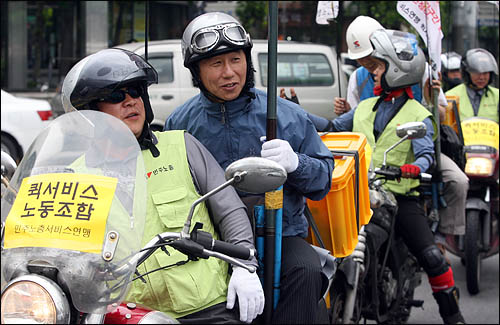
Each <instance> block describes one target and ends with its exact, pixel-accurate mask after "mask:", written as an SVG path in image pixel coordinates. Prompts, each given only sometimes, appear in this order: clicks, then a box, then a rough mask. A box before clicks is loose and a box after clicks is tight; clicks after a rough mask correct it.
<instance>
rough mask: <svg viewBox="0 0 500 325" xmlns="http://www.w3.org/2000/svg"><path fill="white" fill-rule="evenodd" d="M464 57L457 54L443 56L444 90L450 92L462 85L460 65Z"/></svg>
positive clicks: (444, 54)
mask: <svg viewBox="0 0 500 325" xmlns="http://www.w3.org/2000/svg"><path fill="white" fill-rule="evenodd" d="M461 61H462V56H461V55H460V54H458V53H456V52H453V51H451V52H446V53H443V54H441V75H442V77H443V81H444V86H443V90H444V91H448V90H450V89H452V88H454V87H456V86H458V85H460V84H461V83H462V71H461V70H460V64H461Z"/></svg>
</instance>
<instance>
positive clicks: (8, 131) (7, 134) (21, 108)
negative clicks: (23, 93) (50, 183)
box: [0, 89, 52, 163]
mask: <svg viewBox="0 0 500 325" xmlns="http://www.w3.org/2000/svg"><path fill="white" fill-rule="evenodd" d="M1 95H2V96H1V104H2V107H1V109H0V110H1V112H2V137H1V140H2V151H5V152H7V153H8V154H9V155H10V156H11V157H12V158H14V160H15V161H16V162H17V163H19V161H20V160H21V158H22V157H23V155H24V153H25V152H26V150H27V149H28V147H29V146H30V145H31V143H32V142H33V140H34V139H35V137H36V136H37V135H38V134H39V133H40V131H42V130H43V129H44V128H45V127H46V126H47V125H48V124H49V123H50V121H51V120H52V110H51V107H50V104H49V102H48V101H46V100H43V99H31V98H24V97H16V96H14V95H12V94H10V93H8V92H6V91H4V90H3V89H2V92H1Z"/></svg>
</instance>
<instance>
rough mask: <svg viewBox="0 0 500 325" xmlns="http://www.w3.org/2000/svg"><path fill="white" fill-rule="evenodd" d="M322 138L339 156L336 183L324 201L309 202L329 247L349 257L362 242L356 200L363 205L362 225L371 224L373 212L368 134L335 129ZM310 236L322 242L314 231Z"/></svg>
mask: <svg viewBox="0 0 500 325" xmlns="http://www.w3.org/2000/svg"><path fill="white" fill-rule="evenodd" d="M321 139H322V140H323V143H324V144H325V145H326V146H327V147H328V149H330V151H331V152H332V154H333V155H334V157H335V168H334V170H333V175H332V186H331V188H330V192H329V193H328V194H327V195H326V197H325V198H323V199H322V200H320V201H312V200H307V205H308V206H309V209H310V210H311V213H312V215H313V217H314V220H315V222H316V224H317V226H318V230H319V234H320V236H321V239H322V240H323V243H324V245H325V248H326V249H328V250H330V252H331V253H332V255H334V256H335V257H345V256H348V255H350V254H351V253H352V252H353V250H354V247H355V246H356V244H357V243H358V230H359V229H358V222H357V221H356V219H357V217H356V201H357V202H358V207H359V227H361V226H362V225H365V224H367V223H368V222H369V221H370V218H371V215H372V211H371V209H370V197H369V192H368V173H367V170H368V165H367V161H366V156H365V146H366V137H365V136H364V135H363V134H361V133H354V132H332V133H326V134H323V135H322V136H321ZM356 156H357V159H356ZM356 160H358V162H357V163H356ZM356 169H357V170H358V175H359V177H358V178H356ZM357 179H358V184H357V186H358V196H359V199H358V200H356V180H357ZM311 233H312V232H311ZM309 239H310V241H311V242H312V243H313V244H314V245H318V243H319V241H318V239H317V238H316V237H315V235H314V233H312V234H311V237H310V238H309Z"/></svg>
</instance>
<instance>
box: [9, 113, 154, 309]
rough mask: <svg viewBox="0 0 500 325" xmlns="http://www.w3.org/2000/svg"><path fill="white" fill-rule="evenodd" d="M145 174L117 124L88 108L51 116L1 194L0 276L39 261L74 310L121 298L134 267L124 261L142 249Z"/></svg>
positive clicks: (98, 306) (135, 150) (136, 149)
mask: <svg viewBox="0 0 500 325" xmlns="http://www.w3.org/2000/svg"><path fill="white" fill-rule="evenodd" d="M145 175H146V173H145V170H144V163H143V159H142V155H141V151H140V148H139V145H138V143H137V140H136V139H135V137H134V135H133V134H132V132H131V131H130V130H129V129H128V127H127V126H126V125H125V124H124V123H123V122H122V121H120V120H118V119H116V118H115V117H113V116H111V115H108V114H105V113H101V112H98V111H91V110H85V111H75V112H71V113H67V114H64V115H61V116H60V117H58V118H57V119H55V120H54V121H52V122H51V124H50V125H49V126H48V127H47V128H46V129H45V130H44V131H42V132H41V133H40V134H39V136H38V137H37V138H36V139H35V141H34V142H33V143H32V145H31V146H30V148H29V149H28V152H27V153H26V154H25V156H24V158H23V160H22V161H21V163H20V165H19V167H18V168H17V170H16V172H15V174H14V176H13V177H12V180H11V182H10V185H11V189H9V190H8V191H6V192H5V194H4V196H3V197H2V207H1V212H2V224H3V225H4V226H5V228H4V229H5V233H4V235H3V236H2V262H1V265H2V281H4V280H5V281H10V280H11V278H12V277H13V276H15V272H16V271H19V270H26V269H27V268H29V267H30V265H33V264H35V263H36V264H40V263H43V264H45V265H47V264H48V265H49V266H50V267H52V268H57V270H58V276H57V280H58V282H59V283H61V284H62V287H65V286H66V287H67V288H68V290H69V292H70V294H71V299H72V302H73V304H74V306H75V307H76V308H77V309H78V310H79V311H81V312H85V313H105V312H106V311H107V307H108V305H109V304H111V303H114V302H118V303H120V302H121V300H122V299H123V297H124V295H125V293H126V290H127V286H128V284H129V280H130V278H131V276H132V275H133V273H134V271H135V265H128V267H123V266H124V265H126V264H127V262H128V260H129V259H130V257H131V255H133V254H135V253H136V252H138V251H139V249H140V248H141V241H142V236H143V231H144V223H145V214H146V177H145ZM120 266H122V268H120V270H119V272H118V271H117V270H118V268H119V267H120Z"/></svg>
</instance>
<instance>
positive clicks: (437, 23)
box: [397, 1, 443, 78]
mask: <svg viewBox="0 0 500 325" xmlns="http://www.w3.org/2000/svg"><path fill="white" fill-rule="evenodd" d="M397 10H398V13H399V14H400V15H401V16H403V17H404V18H405V19H406V20H407V21H408V22H409V23H410V24H411V25H412V26H413V27H414V28H415V29H416V30H417V31H418V33H419V34H420V37H422V39H423V40H424V42H425V45H427V50H428V51H429V58H430V59H431V67H432V70H433V75H434V77H435V78H437V72H438V71H441V39H442V38H443V32H442V31H441V14H440V12H439V1H398V4H397Z"/></svg>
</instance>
